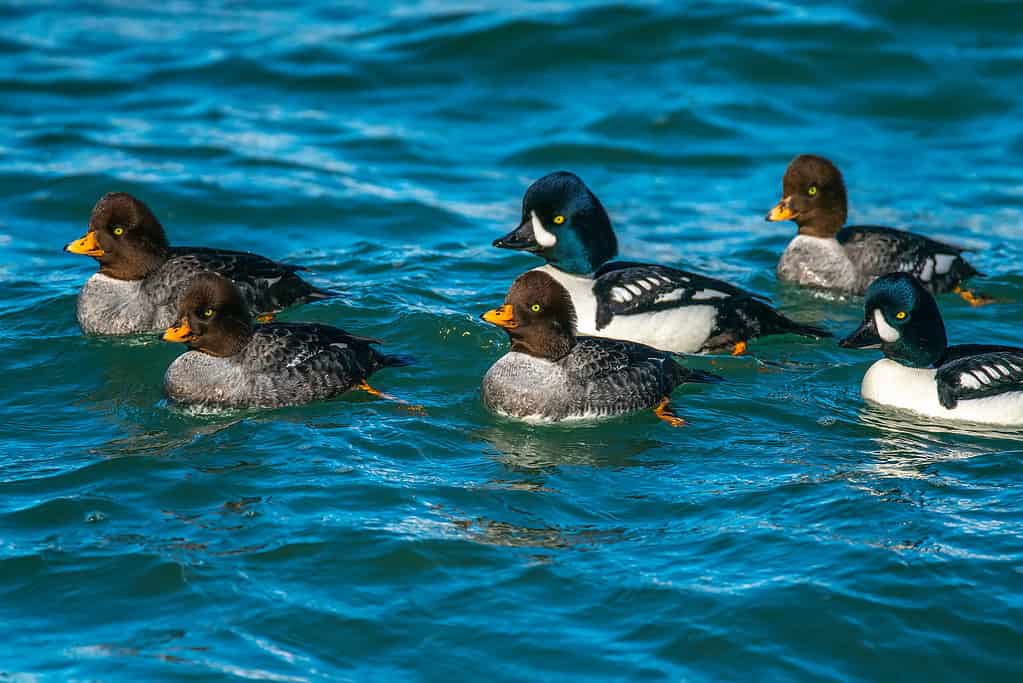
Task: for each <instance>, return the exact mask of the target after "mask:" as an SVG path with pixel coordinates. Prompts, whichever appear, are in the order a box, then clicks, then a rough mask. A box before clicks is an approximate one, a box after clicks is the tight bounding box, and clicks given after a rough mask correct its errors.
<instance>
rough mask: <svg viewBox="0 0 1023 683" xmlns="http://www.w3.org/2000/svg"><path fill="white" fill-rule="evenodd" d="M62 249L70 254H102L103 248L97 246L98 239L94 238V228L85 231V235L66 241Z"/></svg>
mask: <svg viewBox="0 0 1023 683" xmlns="http://www.w3.org/2000/svg"><path fill="white" fill-rule="evenodd" d="M64 251H66V252H69V253H72V254H82V255H83V256H102V255H103V250H102V249H100V247H99V240H97V239H96V231H95V230H90V231H89V232H87V233H85V237H82V238H80V239H77V240H75V241H74V242H68V244H67V246H66V247H64Z"/></svg>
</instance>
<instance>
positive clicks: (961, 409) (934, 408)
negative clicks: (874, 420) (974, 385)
mask: <svg viewBox="0 0 1023 683" xmlns="http://www.w3.org/2000/svg"><path fill="white" fill-rule="evenodd" d="M935 373H936V371H935V370H933V369H930V368H910V367H907V366H905V365H902V364H901V363H897V362H895V361H893V360H889V359H888V358H882V359H881V360H879V361H877V362H876V363H874V364H873V365H872V366H870V369H869V370H867V374H865V375H864V376H863V384H862V386H861V389H860V392H861V394H862V395H863V398H864V399H865V400H867V401H871V402H873V403H879V404H881V405H886V406H891V407H893V408H901V409H903V410H909V411H912V412H914V413H919V414H921V415H927V416H930V417H938V418H943V419H946V420H963V421H968V422H983V423H987V424H998V425H1015V424H1023V391H1014V392H1007V393H1004V394H999V395H997V396H991V397H988V398H977V399H970V400H966V401H960V402H959V404H958V405H957V406H956V407H955V408H953V409H951V410H949V409H948V408H946V407H944V406H943V405H941V403H940V402H939V401H938V385H937V382H936V381H935Z"/></svg>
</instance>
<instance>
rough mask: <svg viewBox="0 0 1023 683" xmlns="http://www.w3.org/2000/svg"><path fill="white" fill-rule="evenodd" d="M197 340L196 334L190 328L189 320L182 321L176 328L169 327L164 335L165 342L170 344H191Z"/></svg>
mask: <svg viewBox="0 0 1023 683" xmlns="http://www.w3.org/2000/svg"><path fill="white" fill-rule="evenodd" d="M193 339H195V333H194V332H192V328H191V327H189V326H188V321H187V320H182V321H181V322H180V323H178V325H177V326H176V327H168V328H167V331H166V332H164V333H163V340H164V341H169V342H190V341H192V340H193Z"/></svg>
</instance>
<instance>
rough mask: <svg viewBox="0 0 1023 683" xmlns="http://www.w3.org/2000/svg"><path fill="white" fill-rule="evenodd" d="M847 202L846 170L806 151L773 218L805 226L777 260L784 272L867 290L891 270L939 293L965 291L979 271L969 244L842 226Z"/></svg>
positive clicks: (793, 166) (792, 278) (821, 284)
mask: <svg viewBox="0 0 1023 683" xmlns="http://www.w3.org/2000/svg"><path fill="white" fill-rule="evenodd" d="M847 211H848V202H847V200H846V193H845V181H844V180H843V179H842V173H841V172H840V171H839V170H838V167H836V166H835V165H834V164H833V163H831V162H830V161H829V160H827V159H825V158H824V157H819V156H814V155H812V154H801V155H800V156H798V157H796V158H795V159H793V160H792V163H790V164H789V166H788V168H787V169H786V170H785V176H784V178H782V199H781V201H780V202H778V204H777V205H776V206H775V207H774V208H773V209H771V211H770V213H768V214H767V220H768V221H785V220H791V221H795V223H796V225H798V226H799V234H798V235H796V237H795V238H794V239H793V240H792V241H791V242H790V243H789V245H788V247H787V248H786V249H785V253H784V254H782V257H781V260H780V261H779V262H778V278H779V279H781V280H786V281H788V282H795V283H796V284H799V285H803V286H807V287H818V288H821V289H830V290H836V291H840V292H848V293H851V294H863V293H864V292H866V290H867V287H869V286H870V283H872V282H873V281H874V280H875V279H877V278H878V277H880V276H881V275H885V274H887V273H896V272H904V273H911V274H913V275H914V276H916V277H917V278H918V279H919V280H920V281H921V283H922V284H923V286H924V287H926V288H927V289H928V290H930V291H931V292H932V293H934V294H940V293H943V292H951V291H955V292H960V293H961V294H962V296H963V298H964V299H966V300H967V301H969V302H970V303H981V299H979V298H978V297H975V296H973V295H972V294H970V293H969V292H966V291H963V290H961V289H960V285H961V284H962V282H963V281H964V280H966V279H967V278H969V277H971V276H973V275H978V273H977V271H976V270H975V269H974V268H973V266H971V265H970V264H969V263H967V262H966V259H964V258H963V257H962V252H963V249H961V248H959V247H954V246H951V245H948V244H945V243H943V242H938V241H937V240H933V239H930V238H928V237H924V236H922V235H917V234H914V233H911V232H904V231H902V230H896V229H895V228H887V227H883V226H877V225H855V226H848V227H843V226H844V225H845V221H846V214H847Z"/></svg>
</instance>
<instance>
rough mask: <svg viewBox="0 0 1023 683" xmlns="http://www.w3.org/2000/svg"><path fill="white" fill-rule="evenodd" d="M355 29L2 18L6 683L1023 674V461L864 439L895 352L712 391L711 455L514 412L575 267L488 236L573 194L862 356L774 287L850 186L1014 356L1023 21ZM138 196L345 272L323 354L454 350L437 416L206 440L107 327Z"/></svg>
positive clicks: (204, 419)
mask: <svg viewBox="0 0 1023 683" xmlns="http://www.w3.org/2000/svg"><path fill="white" fill-rule="evenodd" d="M287 4H290V3H283V5H287ZM334 5H335V3H328V2H322V3H306V4H305V5H304V7H303V8H302V9H299V10H292V9H281V8H280V7H281V6H282V3H265V4H252V3H247V4H244V5H243V4H234V3H217V2H214V3H204V2H192V1H190V0H170V1H168V2H163V3H159V4H156V3H146V2H132V1H130V0H122V1H121V2H109V3H108V2H89V3H81V4H71V3H62V2H43V1H41V0H32V1H30V2H13V3H12V2H5V3H3V5H2V6H0V129H2V131H3V136H2V137H0V249H2V254H3V255H2V257H0V280H2V283H3V284H2V288H0V353H2V357H3V361H2V364H0V367H2V377H3V383H2V385H0V386H2V387H3V391H2V392H0V411H2V415H3V420H2V421H0V441H2V443H3V455H2V459H0V620H2V623H4V624H5V626H6V628H5V637H4V638H3V639H2V642H0V671H2V672H3V673H2V674H0V679H2V680H13V681H36V680H41V681H42V680H45V681H48V680H83V681H84V680H103V681H115V680H125V681H128V680H131V681H135V680H203V681H211V680H245V679H259V680H271V681H327V680H331V681H333V680H388V681H391V680H395V681H401V680H438V681H439V680H449V679H483V678H486V679H488V680H494V681H504V680H509V681H510V680H536V679H550V680H555V679H556V680H579V681H582V680H587V681H589V680H599V679H606V680H679V679H684V680H693V681H717V680H737V679H750V678H752V679H759V680H797V679H803V680H805V679H814V680H818V679H825V680H842V681H855V680H864V681H866V680H882V679H896V678H898V679H899V680H930V681H936V680H953V679H959V680H996V679H999V678H1006V679H1008V678H1012V679H1015V680H1018V679H1019V676H1020V674H1021V673H1023V657H1021V655H1020V650H1021V645H1023V625H1021V624H1023V620H1021V608H1023V574H1021V570H1023V541H1021V531H1023V503H1021V500H1023V497H1021V496H1020V492H1021V487H1020V481H1021V477H1023V443H1021V441H1020V439H1019V432H1018V431H1014V432H1013V431H1005V430H1003V431H1002V432H998V431H986V432H972V433H971V432H969V431H957V430H952V429H950V428H949V427H948V425H941V424H927V423H921V422H911V421H907V420H905V419H904V418H902V417H900V416H898V415H895V414H892V413H888V412H885V411H882V410H877V409H869V408H865V407H864V406H863V405H862V403H861V401H860V400H859V396H858V384H859V379H860V377H861V376H862V374H863V372H864V370H865V369H866V367H867V366H868V364H869V363H870V362H872V361H873V360H874V359H875V358H876V356H875V355H874V354H873V353H871V352H854V351H843V350H840V349H838V348H837V347H836V346H835V345H834V344H833V343H828V342H823V343H814V342H812V341H809V340H802V339H796V338H781V339H774V340H770V341H761V342H758V343H756V344H754V345H752V346H751V350H752V351H753V353H754V354H755V355H756V356H757V357H760V358H763V359H765V360H769V361H771V362H772V363H771V364H769V365H760V364H758V363H757V362H756V361H755V360H754V359H752V358H742V359H735V360H733V359H727V358H725V359H714V360H711V359H705V360H701V361H697V362H696V363H695V365H697V366H699V367H704V368H713V369H714V370H715V371H717V372H720V373H722V374H724V375H727V377H728V379H729V382H728V383H727V384H724V385H720V386H713V387H689V388H685V389H682V390H680V391H679V392H678V393H677V394H676V403H677V404H678V406H679V409H680V412H681V413H682V414H683V415H685V417H686V418H687V419H688V420H689V422H690V426H689V427H687V428H685V429H678V430H673V429H670V428H668V427H666V426H664V425H662V424H660V423H659V422H658V421H657V420H656V419H654V418H653V417H652V416H650V415H639V416H635V417H630V418H627V419H621V420H617V421H614V422H610V423H605V424H602V425H599V426H583V427H572V428H567V427H553V428H534V427H528V426H522V425H517V424H512V423H508V422H505V421H501V420H498V419H495V418H494V417H492V416H490V415H488V414H487V413H486V412H485V411H484V410H483V409H482V408H481V407H480V405H479V398H478V386H479V380H480V378H481V377H482V375H483V373H484V371H485V370H486V368H487V367H488V365H489V364H490V363H491V362H492V361H493V360H494V359H495V358H497V357H498V356H499V355H500V354H501V353H502V351H503V349H504V347H505V340H504V338H503V335H502V334H501V333H500V332H499V331H498V330H496V329H494V328H491V327H490V326H488V325H486V324H484V323H482V322H481V321H479V320H478V316H479V314H480V313H481V312H483V311H484V310H486V309H488V308H490V307H492V306H494V305H496V304H499V303H500V302H501V301H502V298H503V295H504V292H505V290H506V288H507V286H508V285H509V283H510V282H511V280H512V279H513V278H514V277H515V275H517V274H518V273H520V272H522V271H523V270H525V269H527V268H529V267H531V266H533V265H536V264H537V262H536V261H534V260H533V259H532V258H530V257H529V256H528V255H521V254H511V253H508V252H503V251H499V250H496V249H493V248H492V247H490V246H489V245H490V242H491V240H492V239H493V238H494V237H497V236H499V235H502V234H504V233H505V232H506V231H507V230H509V229H510V228H511V227H513V226H514V225H515V223H516V219H517V217H518V206H519V202H520V199H521V195H522V192H523V191H524V189H525V187H526V186H527V185H528V183H529V182H530V181H531V180H533V179H535V178H537V177H539V176H540V175H542V174H544V173H547V172H549V171H553V170H558V169H561V168H568V169H571V170H574V171H576V172H577V173H579V174H580V175H581V176H582V177H583V178H584V179H585V180H586V181H587V183H588V184H589V185H590V186H591V187H592V188H593V189H594V191H595V192H596V193H597V194H598V195H599V196H600V197H601V198H602V199H603V201H604V203H605V205H606V206H607V207H608V209H609V211H610V213H611V214H612V218H613V219H614V221H615V223H616V225H617V229H618V233H619V238H620V242H621V243H622V245H623V250H622V251H623V256H625V257H632V258H644V259H651V260H657V261H660V262H663V263H667V264H673V265H684V266H686V267H689V268H691V269H697V270H700V271H703V272H706V273H708V274H713V275H717V276H720V277H724V278H726V279H728V280H731V281H732V282H735V283H737V284H739V285H743V286H747V287H749V288H752V289H755V290H757V291H760V292H764V293H767V294H769V295H771V296H772V297H773V298H774V300H775V301H776V302H777V303H778V305H779V306H781V307H782V308H783V309H784V310H786V311H787V312H789V313H790V314H792V315H793V316H795V317H798V318H800V319H805V320H818V321H821V322H822V324H824V325H826V326H828V327H829V328H831V329H833V330H834V331H836V332H838V333H842V332H847V331H851V330H852V329H853V328H854V327H855V325H856V324H857V322H858V320H859V318H860V316H861V308H860V307H861V305H862V304H861V301H859V300H856V299H850V300H835V299H832V298H827V297H815V296H813V295H811V294H808V293H806V292H800V291H797V290H794V289H791V288H787V287H781V286H779V285H778V284H777V283H776V282H775V278H774V275H773V269H774V264H775V263H776V261H777V257H778V255H779V254H780V253H781V251H782V249H783V248H784V245H785V244H786V243H787V241H788V239H789V238H790V237H791V234H792V231H793V226H792V225H791V224H768V223H765V222H764V221H763V220H762V216H763V215H764V213H765V212H766V211H767V209H768V208H770V207H771V206H772V205H773V204H774V202H775V201H777V199H778V197H779V191H780V186H781V174H782V172H783V170H784V168H785V165H786V164H787V163H788V161H789V159H790V158H791V157H792V156H794V155H795V154H797V153H800V152H815V153H820V154H824V155H827V156H830V157H832V158H833V159H835V160H836V162H837V163H839V165H840V167H841V168H842V169H843V171H844V172H845V175H846V179H847V181H848V184H849V189H850V200H851V218H852V220H853V221H856V222H888V223H892V224H895V225H900V226H913V227H916V228H918V229H921V230H924V231H926V232H928V233H929V234H932V235H935V236H938V237H942V238H945V239H948V240H952V241H955V242H959V243H963V244H966V245H969V246H971V247H974V248H976V249H978V252H977V253H976V254H974V256H973V257H972V259H973V260H974V262H975V263H976V264H977V266H978V267H979V268H980V269H981V270H983V271H985V272H986V273H987V274H988V276H989V277H988V278H987V279H985V280H984V281H983V283H982V287H981V289H982V290H983V291H984V292H985V293H988V294H991V295H994V296H996V297H1000V298H1003V299H1006V300H1007V301H1005V302H1003V303H1000V304H999V305H996V306H989V307H986V308H983V309H980V310H972V309H970V308H969V306H967V305H966V304H965V303H964V302H962V301H960V300H958V299H954V298H949V297H945V298H942V300H941V305H942V307H943V309H944V312H945V314H946V318H947V323H948V326H949V331H950V336H951V337H952V338H953V339H954V340H958V341H989V342H994V343H1008V344H1018V343H1019V342H1020V340H1019V333H1018V332H1019V330H1020V324H1021V322H1023V305H1021V303H1020V302H1021V301H1023V294H1021V292H1023V273H1021V271H1020V269H1019V267H1018V265H1017V264H1018V263H1019V262H1020V258H1021V256H1023V238H1021V237H1020V235H1021V226H1023V171H1021V165H1020V159H1021V157H1023V130H1021V128H1020V125H1019V121H1020V120H1021V113H1023V111H1021V105H1020V99H1019V92H1020V86H1021V79H1020V74H1021V73H1023V50H1021V47H1020V42H1019V35H1020V30H1021V28H1023V15H1021V14H1020V11H1019V7H1018V5H1016V4H1015V3H1012V2H977V3H969V4H966V3H962V4H960V3H937V4H935V3H933V2H923V1H922V0H904V1H900V2H887V1H884V2H882V1H880V0H876V1H870V2H867V1H864V2H858V3H855V4H853V5H852V6H850V7H845V6H844V5H841V4H837V3H831V2H826V3H824V4H815V5H813V6H811V7H810V8H809V9H799V8H796V7H789V6H786V5H782V4H777V3H771V2H745V3H729V4H726V3H694V4H690V5H687V6H686V7H684V8H681V9H668V8H664V7H658V6H655V5H653V4H646V3H638V2H636V3H628V2H623V3H617V4H608V3H600V2H586V3H569V2H543V3H524V2H512V3H509V2H483V3H481V2H474V3H454V2H452V3H447V2H431V1H428V0H423V1H421V2H387V1H386V0H384V1H381V2H374V3H362V2H359V3H348V4H346V5H344V6H342V7H335V6H334ZM111 190H124V191H128V192H132V193H134V194H137V195H138V196H139V197H141V198H143V199H144V200H145V201H146V202H147V203H149V204H150V206H151V207H152V208H153V209H154V211H155V212H156V213H157V215H158V216H159V217H160V218H161V220H162V221H163V223H164V225H165V226H166V227H167V229H168V232H169V234H170V237H171V240H172V241H173V242H174V243H177V244H203V245H209V246H223V247H234V248H243V249H249V250H254V251H258V252H260V253H264V254H266V255H270V256H274V257H278V258H283V259H286V260H290V261H294V262H299V263H303V264H305V265H307V266H309V267H310V268H311V276H310V277H311V278H312V279H313V280H314V281H315V282H316V283H317V284H321V285H325V286H330V287H334V288H337V289H340V290H342V291H343V292H344V299H343V301H332V302H327V303H321V304H317V305H313V306H309V307H306V308H303V309H299V310H293V311H290V312H289V313H288V314H287V315H285V316H284V317H285V318H287V319H296V320H319V321H326V322H330V323H335V324H339V325H343V326H344V327H346V328H349V329H351V330H354V331H358V332H360V333H363V334H368V335H373V336H380V337H383V338H384V339H386V340H387V345H386V348H387V349H388V350H389V351H393V352H401V353H411V354H414V355H415V356H417V357H418V358H419V360H420V362H419V364H418V365H417V366H415V367H411V368H404V369H394V370H389V371H386V372H381V373H380V375H379V376H378V377H377V380H376V381H375V384H376V385H378V387H379V388H380V389H382V390H385V391H387V392H390V393H392V394H395V395H397V396H400V397H402V398H404V399H406V400H408V401H412V402H415V403H419V404H422V405H423V406H424V407H425V408H426V410H427V412H428V416H427V417H426V418H423V417H420V416H417V415H414V414H411V413H409V412H407V411H405V410H402V409H401V407H400V406H397V405H395V404H393V403H388V402H384V401H380V400H375V399H372V398H370V397H369V396H366V395H362V396H350V397H344V398H341V399H339V400H336V401H333V402H327V403H320V404H316V405H311V406H307V407H302V408H293V409H286V410H278V411H266V412H251V413H232V414H223V415H212V416H210V415H207V416H201V415H192V414H189V413H187V412H183V411H180V410H177V409H174V408H172V407H169V406H168V405H167V404H166V403H165V402H164V401H163V400H162V396H161V390H160V381H161V378H162V374H163V371H164V369H165V368H166V366H167V364H168V363H169V362H170V361H171V359H173V358H174V357H175V355H176V354H178V353H179V352H180V349H179V348H177V347H175V346H172V345H170V344H162V343H159V342H156V341H153V340H152V338H140V339H135V340H111V339H89V338H83V337H82V336H81V335H80V334H79V331H78V329H77V325H76V322H75V316H74V300H75V295H76V293H77V290H78V288H79V286H80V285H81V283H82V282H83V281H84V280H85V279H86V277H87V276H88V275H89V274H90V273H91V272H92V270H93V267H94V266H93V264H92V263H91V261H90V260H89V259H85V258H82V257H74V256H71V255H68V254H63V253H61V247H62V246H63V245H64V244H65V243H66V242H68V241H69V240H71V239H73V238H77V237H79V236H80V235H81V234H82V232H83V231H84V228H85V225H86V221H87V219H88V214H89V210H90V208H91V206H92V204H93V203H94V202H95V200H96V199H97V198H98V197H99V196H100V195H101V194H103V193H104V192H107V191H111Z"/></svg>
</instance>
